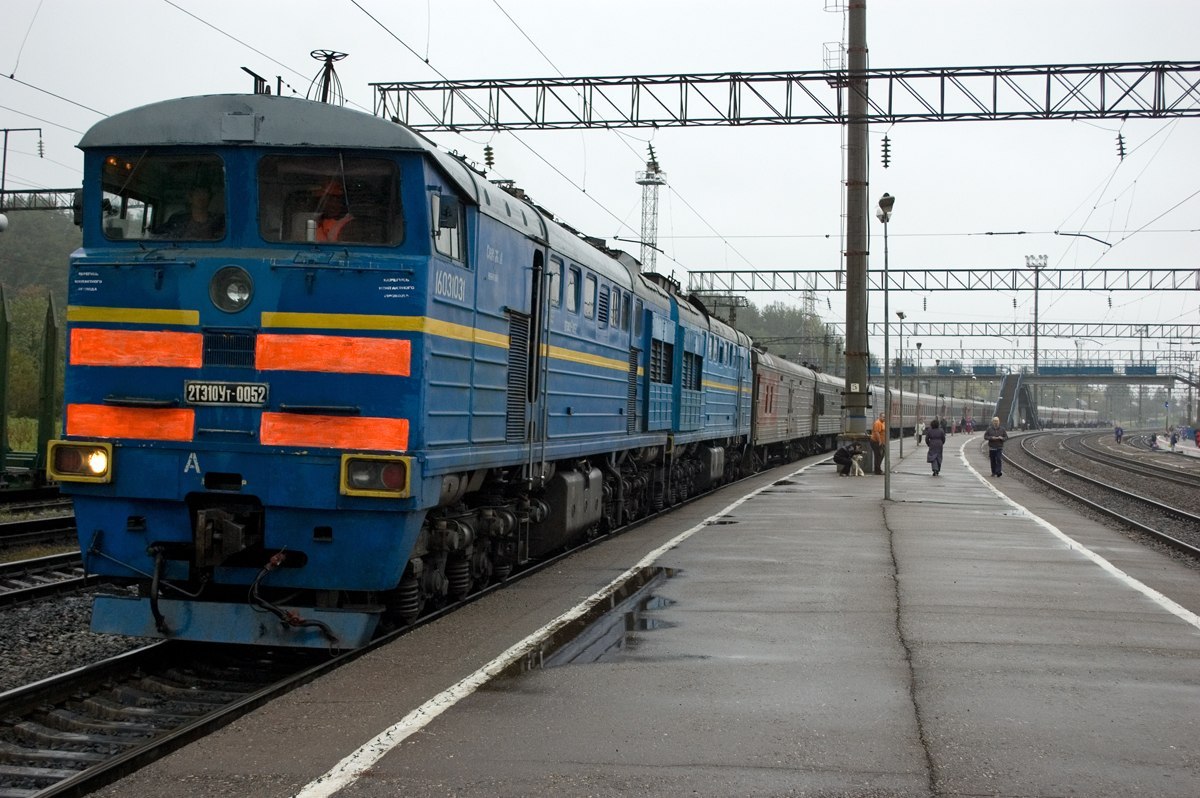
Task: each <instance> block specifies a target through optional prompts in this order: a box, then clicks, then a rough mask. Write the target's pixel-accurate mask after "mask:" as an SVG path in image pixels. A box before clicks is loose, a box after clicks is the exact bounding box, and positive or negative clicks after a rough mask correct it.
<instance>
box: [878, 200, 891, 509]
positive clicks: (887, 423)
mask: <svg viewBox="0 0 1200 798" xmlns="http://www.w3.org/2000/svg"><path fill="white" fill-rule="evenodd" d="M884 196H885V197H886V196H887V194H884ZM889 217H890V209H889V210H888V211H885V210H883V200H880V214H879V219H880V221H882V222H883V498H884V499H885V500H886V499H891V498H892V391H891V385H890V381H889V380H888V375H889V374H891V371H892V369H891V363H890V359H891V351H890V350H889V348H888V328H889V327H891V326H892V320H891V319H890V318H889V317H888V219H889Z"/></svg>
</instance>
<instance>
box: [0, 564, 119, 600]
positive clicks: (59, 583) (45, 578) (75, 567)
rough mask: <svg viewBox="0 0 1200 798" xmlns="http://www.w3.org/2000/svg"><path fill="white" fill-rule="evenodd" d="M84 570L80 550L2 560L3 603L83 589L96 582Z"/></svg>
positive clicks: (1, 589)
mask: <svg viewBox="0 0 1200 798" xmlns="http://www.w3.org/2000/svg"><path fill="white" fill-rule="evenodd" d="M96 581H97V580H96V577H89V576H87V574H85V573H84V570H83V556H82V555H81V554H80V553H79V552H78V551H74V552H66V553H64V554H51V555H49V556H46V557H35V558H33V559H28V560H15V561H13V562H7V563H2V564H0V607H7V606H12V605H14V604H21V603H23V602H26V601H33V600H34V599H39V598H45V597H46V596H53V595H57V594H59V593H68V592H74V591H76V590H80V589H81V588H84V587H86V586H88V585H90V584H94V583H95V582H96Z"/></svg>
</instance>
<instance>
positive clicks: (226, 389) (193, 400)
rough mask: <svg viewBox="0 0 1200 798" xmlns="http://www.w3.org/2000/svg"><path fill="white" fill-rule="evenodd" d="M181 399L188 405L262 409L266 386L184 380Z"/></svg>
mask: <svg viewBox="0 0 1200 798" xmlns="http://www.w3.org/2000/svg"><path fill="white" fill-rule="evenodd" d="M183 398H184V401H186V402H187V403H188V404H189V405H243V406H246V407H262V406H263V405H265V404H266V403H267V385H266V383H263V382H211V381H207V380H185V381H184V383H183Z"/></svg>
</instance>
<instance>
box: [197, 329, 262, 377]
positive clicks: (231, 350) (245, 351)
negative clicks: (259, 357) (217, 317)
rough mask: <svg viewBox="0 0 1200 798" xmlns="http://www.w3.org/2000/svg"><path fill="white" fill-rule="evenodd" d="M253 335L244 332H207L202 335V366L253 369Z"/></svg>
mask: <svg viewBox="0 0 1200 798" xmlns="http://www.w3.org/2000/svg"><path fill="white" fill-rule="evenodd" d="M255 338H256V336H255V334H254V333H252V332H245V331H232V330H208V331H206V332H205V333H204V365H206V366H233V367H235V368H247V369H252V368H254V342H255Z"/></svg>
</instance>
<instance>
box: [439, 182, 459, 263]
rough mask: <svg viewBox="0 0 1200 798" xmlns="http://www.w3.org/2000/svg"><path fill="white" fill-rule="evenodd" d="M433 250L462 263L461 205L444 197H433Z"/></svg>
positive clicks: (450, 198)
mask: <svg viewBox="0 0 1200 798" xmlns="http://www.w3.org/2000/svg"><path fill="white" fill-rule="evenodd" d="M433 224H434V231H435V233H434V238H433V245H434V248H435V249H436V250H437V251H438V252H440V253H441V254H443V255H445V256H446V257H448V258H451V259H452V260H456V261H460V262H461V261H464V260H465V256H464V254H463V253H464V247H463V230H464V228H465V227H466V225H465V224H464V219H463V205H462V203H461V202H458V201H457V199H455V198H452V197H448V196H445V195H439V194H434V195H433Z"/></svg>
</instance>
